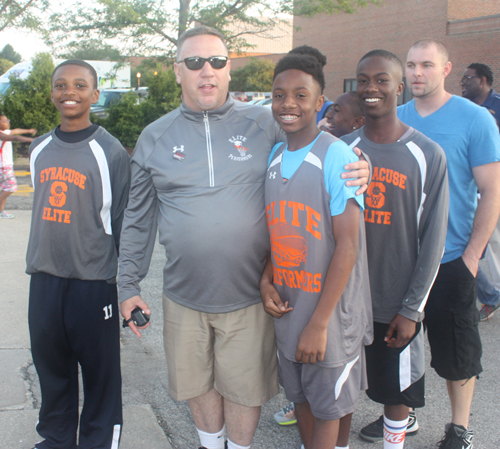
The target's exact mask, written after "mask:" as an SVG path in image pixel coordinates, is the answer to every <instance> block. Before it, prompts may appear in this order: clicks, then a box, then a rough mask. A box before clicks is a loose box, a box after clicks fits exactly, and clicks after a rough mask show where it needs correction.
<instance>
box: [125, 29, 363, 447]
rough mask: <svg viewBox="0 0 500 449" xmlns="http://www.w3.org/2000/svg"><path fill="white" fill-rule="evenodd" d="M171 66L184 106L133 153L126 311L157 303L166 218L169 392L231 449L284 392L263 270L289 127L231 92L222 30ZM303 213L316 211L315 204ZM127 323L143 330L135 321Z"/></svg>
mask: <svg viewBox="0 0 500 449" xmlns="http://www.w3.org/2000/svg"><path fill="white" fill-rule="evenodd" d="M174 69H175V73H176V77H177V82H178V83H180V84H181V87H182V100H183V102H182V105H181V107H180V108H178V109H176V110H175V111H172V112H171V113H169V114H167V115H165V116H164V117H162V118H160V119H159V120H157V121H156V122H154V123H152V124H151V125H149V126H148V127H147V128H146V129H145V130H144V132H143V133H142V135H141V137H140V138H139V141H138V143H137V147H136V148H135V151H134V154H133V156H132V160H131V170H132V185H131V191H130V202H129V204H128V207H127V210H126V212H125V218H124V222H123V231H122V241H121V247H120V276H119V288H120V302H121V311H122V315H123V316H124V318H125V319H127V320H128V319H129V318H130V315H131V312H132V310H133V309H134V308H135V307H140V308H141V309H142V310H143V311H145V312H146V313H148V314H149V313H150V310H149V307H148V305H147V304H146V303H145V302H144V301H143V300H142V299H141V297H140V296H139V295H140V288H139V282H140V280H142V279H143V278H144V277H145V275H146V273H147V271H148V267H149V263H150V260H151V254H152V250H153V247H154V243H155V237H156V229H157V227H158V230H159V239H160V243H161V244H162V245H164V247H165V251H166V256H167V262H166V265H165V269H164V285H163V293H164V295H163V310H164V324H165V327H164V344H165V351H166V355H167V364H168V372H169V392H170V394H171V395H172V397H173V398H174V399H175V400H188V403H189V407H190V409H191V413H192V415H193V420H194V422H195V425H196V427H197V429H198V434H199V437H200V441H201V445H202V447H205V448H207V449H222V448H223V447H224V440H225V438H224V434H225V432H226V431H227V438H228V440H227V447H228V448H229V449H240V448H247V447H249V446H250V444H251V442H252V438H253V435H254V432H255V429H256V427H257V423H258V420H259V416H260V407H261V405H263V404H264V403H266V402H267V401H268V400H269V399H271V398H272V397H273V396H274V395H276V394H277V393H278V381H277V365H276V344H275V338H274V328H273V322H272V318H271V316H270V315H267V314H266V313H265V312H264V310H263V307H262V305H261V299H260V293H259V281H260V277H261V274H262V271H263V268H264V265H265V262H266V259H267V256H268V254H269V250H270V249H269V243H268V241H269V237H268V235H267V228H266V220H265V214H264V178H265V174H266V168H267V159H268V157H269V154H270V151H271V149H272V147H273V146H274V145H275V144H276V143H278V142H279V141H281V140H283V139H284V135H283V134H282V133H281V131H280V129H279V127H278V126H277V125H276V123H275V122H274V120H273V118H272V116H271V112H270V109H269V108H263V107H259V106H253V105H245V104H243V103H240V102H235V101H234V100H233V99H232V98H230V96H229V95H228V88H229V81H230V79H231V78H230V75H229V70H230V61H229V60H228V51H227V48H226V45H225V43H224V39H223V37H222V35H221V34H220V33H219V32H217V31H216V30H213V29H211V28H208V27H197V28H194V29H190V30H188V31H186V32H185V33H184V34H183V35H182V36H181V37H180V38H179V42H178V50H177V62H176V63H175V64H174ZM351 165H353V166H352V167H347V168H354V169H359V168H362V170H358V171H355V172H354V173H350V174H349V176H350V177H353V176H355V177H357V176H363V177H362V178H360V179H357V180H354V181H349V184H352V185H364V184H365V183H366V182H367V173H368V170H366V169H365V167H367V165H366V162H358V163H355V164H351ZM344 175H345V174H344ZM343 177H345V178H347V176H343ZM361 190H363V189H361ZM297 214H298V219H299V220H307V213H306V211H299V210H297ZM129 326H130V327H131V328H132V330H133V331H134V332H135V333H136V334H137V336H139V337H140V335H141V334H140V331H139V330H138V329H137V327H136V326H135V324H134V323H133V321H132V322H130V323H129ZM145 327H147V325H146V326H144V327H143V328H145Z"/></svg>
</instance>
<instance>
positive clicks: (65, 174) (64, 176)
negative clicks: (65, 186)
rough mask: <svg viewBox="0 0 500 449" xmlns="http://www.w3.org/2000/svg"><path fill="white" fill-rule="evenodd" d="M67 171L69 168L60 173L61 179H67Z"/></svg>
mask: <svg viewBox="0 0 500 449" xmlns="http://www.w3.org/2000/svg"><path fill="white" fill-rule="evenodd" d="M68 171H69V168H65V169H64V170H63V174H62V180H63V181H67V180H68Z"/></svg>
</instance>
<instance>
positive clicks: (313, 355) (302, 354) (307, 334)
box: [295, 324, 327, 364]
mask: <svg viewBox="0 0 500 449" xmlns="http://www.w3.org/2000/svg"><path fill="white" fill-rule="evenodd" d="M326 338H327V328H326V327H324V328H323V327H321V328H318V327H315V326H313V325H311V324H308V325H307V326H306V327H305V328H304V330H303V331H302V332H301V333H300V335H299V340H298V342H297V352H296V353H295V360H296V361H297V362H299V363H301V362H302V363H312V364H314V363H316V362H322V361H323V360H324V359H325V351H326Z"/></svg>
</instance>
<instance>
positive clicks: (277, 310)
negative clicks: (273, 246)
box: [260, 256, 293, 318]
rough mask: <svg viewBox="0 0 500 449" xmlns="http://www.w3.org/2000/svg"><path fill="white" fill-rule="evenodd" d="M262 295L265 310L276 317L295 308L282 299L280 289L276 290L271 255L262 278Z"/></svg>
mask: <svg viewBox="0 0 500 449" xmlns="http://www.w3.org/2000/svg"><path fill="white" fill-rule="evenodd" d="M260 296H261V298H262V305H263V306H264V310H265V311H266V312H267V313H268V314H269V315H271V316H273V317H274V318H281V317H282V316H283V314H284V313H287V312H290V311H291V310H293V308H292V307H288V301H286V302H285V303H283V301H281V298H280V295H279V293H278V290H276V287H275V286H274V284H273V264H272V261H271V256H269V257H268V258H267V262H266V266H265V268H264V272H263V273H262V278H261V280H260Z"/></svg>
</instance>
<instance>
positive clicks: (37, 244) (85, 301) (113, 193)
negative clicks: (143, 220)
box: [26, 60, 130, 449]
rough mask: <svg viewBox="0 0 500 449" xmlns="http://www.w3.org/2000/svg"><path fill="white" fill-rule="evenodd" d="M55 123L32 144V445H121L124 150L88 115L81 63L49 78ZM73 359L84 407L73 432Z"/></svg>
mask: <svg viewBox="0 0 500 449" xmlns="http://www.w3.org/2000/svg"><path fill="white" fill-rule="evenodd" d="M51 96H52V102H53V103H54V105H55V106H56V108H57V109H58V110H59V111H60V113H61V125H60V126H58V127H57V128H55V129H53V130H52V131H51V132H49V133H47V134H45V135H43V136H41V137H39V138H38V139H36V140H35V141H34V142H33V143H32V145H31V147H30V153H29V154H30V167H31V176H32V180H33V187H34V189H35V195H34V199H33V214H32V221H31V232H30V239H29V243H28V252H27V256H26V262H27V269H26V272H27V273H28V274H31V284H30V299H29V329H30V337H31V350H32V354H33V361H34V364H35V367H36V370H37V373H38V377H39V379H40V388H41V393H42V405H41V408H40V414H39V421H38V424H37V431H38V433H39V434H40V435H41V436H42V437H43V438H44V440H43V441H41V442H39V443H37V444H36V445H35V448H37V449H49V448H50V449H54V448H60V449H75V448H76V447H77V432H79V441H78V448H79V449H90V448H96V447H99V448H103V449H117V448H118V445H119V441H120V434H121V425H122V403H121V374H120V340H119V336H120V334H119V312H118V301H117V290H116V281H115V277H116V272H117V256H118V243H119V238H120V231H121V222H122V218H123V211H124V209H125V206H126V204H127V199H128V190H129V185H130V168H129V156H128V154H127V152H126V151H125V149H124V148H123V147H122V145H121V144H120V142H118V140H116V139H115V138H114V137H113V136H111V135H110V134H109V133H108V132H107V131H106V130H104V129H103V128H101V127H99V126H98V125H93V124H92V123H91V122H90V120H89V114H90V105H91V104H92V103H95V102H96V101H97V100H98V98H99V91H98V90H97V75H96V73H95V70H94V69H93V67H92V66H90V65H89V64H87V63H86V62H84V61H81V60H68V61H65V62H63V63H61V64H60V65H59V66H58V67H56V69H55V70H54V72H53V74H52V93H51ZM78 365H80V366H81V370H82V378H83V384H84V395H85V397H84V403H83V410H82V413H81V416H80V426H79V429H78V421H79V416H78V414H79V413H78Z"/></svg>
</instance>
